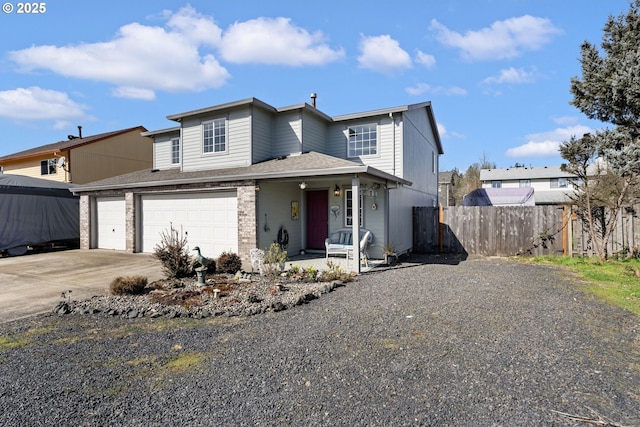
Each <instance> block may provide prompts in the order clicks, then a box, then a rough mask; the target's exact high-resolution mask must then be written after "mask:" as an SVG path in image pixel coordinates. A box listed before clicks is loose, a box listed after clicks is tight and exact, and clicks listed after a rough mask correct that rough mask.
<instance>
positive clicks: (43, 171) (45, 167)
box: [40, 159, 57, 175]
mask: <svg viewBox="0 0 640 427" xmlns="http://www.w3.org/2000/svg"><path fill="white" fill-rule="evenodd" d="M56 172H57V168H56V159H48V160H43V161H41V162H40V175H53V174H54V173H56Z"/></svg>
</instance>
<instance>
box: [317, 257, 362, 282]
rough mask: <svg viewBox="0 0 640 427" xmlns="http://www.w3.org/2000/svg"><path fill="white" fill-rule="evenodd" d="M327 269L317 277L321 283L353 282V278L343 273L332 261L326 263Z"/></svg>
mask: <svg viewBox="0 0 640 427" xmlns="http://www.w3.org/2000/svg"><path fill="white" fill-rule="evenodd" d="M327 267H328V269H327V270H325V271H322V272H320V274H319V275H318V280H320V281H323V282H332V281H334V280H340V281H342V282H345V283H347V282H351V281H352V280H353V276H352V275H351V274H349V273H347V272H345V271H344V269H343V268H342V267H341V266H340V265H339V264H336V263H334V262H332V261H327Z"/></svg>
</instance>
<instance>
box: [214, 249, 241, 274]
mask: <svg viewBox="0 0 640 427" xmlns="http://www.w3.org/2000/svg"><path fill="white" fill-rule="evenodd" d="M216 266H217V269H218V271H219V272H220V273H229V274H235V273H237V272H238V271H240V270H242V260H241V259H240V256H238V254H236V253H234V252H222V254H220V256H219V257H218V261H217V262H216Z"/></svg>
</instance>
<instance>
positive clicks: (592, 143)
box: [560, 0, 640, 260]
mask: <svg viewBox="0 0 640 427" xmlns="http://www.w3.org/2000/svg"><path fill="white" fill-rule="evenodd" d="M603 33H604V35H603V41H602V44H601V50H599V49H598V48H597V46H595V45H592V44H591V43H589V42H587V41H585V42H584V43H583V44H582V46H581V59H580V62H581V70H582V76H581V77H574V78H573V79H571V93H572V94H573V100H572V101H571V104H572V105H574V106H575V107H576V108H578V109H579V110H580V111H581V112H582V113H584V114H585V115H586V116H587V117H588V118H590V119H594V120H600V121H602V122H605V123H610V124H612V125H614V126H615V127H614V128H613V129H607V130H604V131H597V132H595V133H594V134H587V135H585V136H583V137H582V138H579V139H578V138H571V139H570V140H569V141H565V142H563V143H562V144H561V146H560V154H561V156H562V158H564V159H565V160H567V162H568V164H565V165H563V170H565V171H567V172H571V173H573V174H575V175H576V176H577V177H578V179H577V180H576V182H575V184H576V187H577V194H576V196H575V200H574V201H575V203H576V205H577V209H578V214H579V215H580V217H581V218H582V219H583V221H584V224H585V225H586V227H587V229H588V232H589V234H590V237H591V242H592V245H593V249H594V252H595V254H596V256H598V257H599V258H600V259H602V260H605V259H607V256H608V254H607V245H608V242H609V239H610V238H611V235H612V233H613V230H614V227H615V222H616V217H617V214H618V212H619V211H620V209H621V208H622V207H623V206H624V204H625V203H630V202H632V198H633V197H634V196H635V195H636V192H637V191H636V190H637V185H638V177H639V176H640V49H639V48H638V46H640V0H635V2H634V3H632V4H630V9H629V11H628V12H627V13H626V15H625V14H621V15H620V16H618V17H613V16H610V17H609V18H608V20H607V22H606V24H605V26H604V29H603ZM597 159H604V162H601V163H598V162H597ZM605 207H606V208H608V209H607V210H605V209H604V208H605Z"/></svg>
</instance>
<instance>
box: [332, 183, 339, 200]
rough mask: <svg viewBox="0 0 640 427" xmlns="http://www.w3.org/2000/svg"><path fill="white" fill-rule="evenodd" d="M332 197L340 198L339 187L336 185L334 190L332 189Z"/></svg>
mask: <svg viewBox="0 0 640 427" xmlns="http://www.w3.org/2000/svg"><path fill="white" fill-rule="evenodd" d="M333 195H334V196H336V197H340V187H338V184H336V188H334V189H333Z"/></svg>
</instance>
